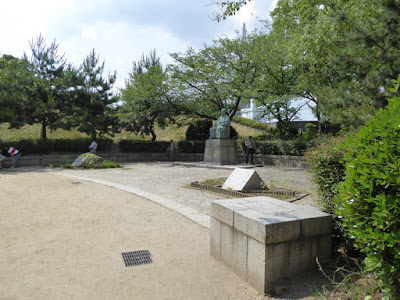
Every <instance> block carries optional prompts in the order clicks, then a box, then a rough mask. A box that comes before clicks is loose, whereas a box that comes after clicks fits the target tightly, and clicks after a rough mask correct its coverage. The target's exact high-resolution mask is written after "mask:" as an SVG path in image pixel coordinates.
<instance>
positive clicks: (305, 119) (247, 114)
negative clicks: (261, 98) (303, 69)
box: [240, 100, 317, 131]
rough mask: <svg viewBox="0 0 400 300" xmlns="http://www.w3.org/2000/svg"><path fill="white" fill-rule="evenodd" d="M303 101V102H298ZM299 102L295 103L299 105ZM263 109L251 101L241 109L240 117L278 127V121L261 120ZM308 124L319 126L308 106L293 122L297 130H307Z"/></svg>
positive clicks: (302, 109)
mask: <svg viewBox="0 0 400 300" xmlns="http://www.w3.org/2000/svg"><path fill="white" fill-rule="evenodd" d="M298 101H302V100H298ZM298 101H295V102H297V103H298ZM262 111H263V109H262V107H261V106H258V107H257V105H256V103H255V101H254V100H250V103H247V104H245V105H244V106H243V107H242V108H241V109H240V116H241V117H242V118H246V119H250V120H255V121H258V122H262V123H265V124H268V125H270V126H272V127H276V124H277V122H278V120H276V119H269V120H268V119H266V118H262V119H260V116H261V115H262ZM308 123H312V124H317V118H316V117H315V116H314V115H313V113H312V111H311V109H310V107H308V105H305V106H303V107H302V108H301V109H300V111H299V112H298V114H297V118H296V119H295V120H293V126H294V127H295V128H299V129H301V130H303V131H305V130H306V125H307V124H308Z"/></svg>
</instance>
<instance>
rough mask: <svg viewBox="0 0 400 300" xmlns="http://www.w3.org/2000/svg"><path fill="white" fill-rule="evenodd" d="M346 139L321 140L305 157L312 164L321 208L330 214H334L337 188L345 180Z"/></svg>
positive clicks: (308, 150)
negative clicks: (344, 145)
mask: <svg viewBox="0 0 400 300" xmlns="http://www.w3.org/2000/svg"><path fill="white" fill-rule="evenodd" d="M345 139H346V137H343V136H341V137H331V138H329V137H327V138H321V139H320V140H319V142H318V145H316V146H315V147H312V148H309V149H307V151H306V153H305V155H304V158H305V159H306V160H307V162H308V163H309V164H310V168H311V172H312V174H313V181H314V183H315V184H316V186H317V192H318V196H319V204H320V207H321V209H322V210H323V211H325V212H327V213H329V214H332V213H334V210H335V202H334V198H335V196H336V195H337V186H338V184H339V183H340V182H341V181H343V179H344V172H345V164H344V162H343V157H344V155H345V151H344V150H343V143H344V140H345Z"/></svg>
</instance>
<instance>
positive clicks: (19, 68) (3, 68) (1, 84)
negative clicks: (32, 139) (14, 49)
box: [0, 55, 33, 128]
mask: <svg viewBox="0 0 400 300" xmlns="http://www.w3.org/2000/svg"><path fill="white" fill-rule="evenodd" d="M32 80H33V74H32V73H31V72H29V71H28V68H27V62H26V61H25V60H23V59H18V58H14V57H13V56H11V55H3V56H2V57H1V58H0V107H1V110H0V123H4V122H7V123H9V124H10V127H16V128H18V127H20V126H22V125H23V124H24V123H25V120H26V118H25V113H24V107H25V104H26V102H27V93H26V91H27V88H28V87H29V85H30V82H31V81H32Z"/></svg>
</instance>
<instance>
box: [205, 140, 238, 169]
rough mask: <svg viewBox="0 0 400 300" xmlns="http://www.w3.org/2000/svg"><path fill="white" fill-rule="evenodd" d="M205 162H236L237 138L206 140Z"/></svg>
mask: <svg viewBox="0 0 400 300" xmlns="http://www.w3.org/2000/svg"><path fill="white" fill-rule="evenodd" d="M204 162H207V163H212V164H234V163H236V153H235V140H219V139H211V140H206V148H205V150H204Z"/></svg>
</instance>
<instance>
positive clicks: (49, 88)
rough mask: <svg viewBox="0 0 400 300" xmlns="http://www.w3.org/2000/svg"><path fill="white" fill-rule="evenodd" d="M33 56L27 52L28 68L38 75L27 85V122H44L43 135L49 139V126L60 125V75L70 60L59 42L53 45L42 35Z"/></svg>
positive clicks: (34, 46) (31, 44)
mask: <svg viewBox="0 0 400 300" xmlns="http://www.w3.org/2000/svg"><path fill="white" fill-rule="evenodd" d="M30 46H31V51H32V55H31V58H30V59H29V58H28V55H27V54H26V53H25V54H24V59H25V60H26V61H28V62H29V65H28V70H29V71H30V72H32V73H33V74H34V76H33V77H32V78H31V82H30V84H29V85H28V86H26V93H27V97H28V101H27V102H26V105H25V107H24V111H25V117H26V121H27V123H29V124H35V123H40V124H42V138H43V139H46V136H47V127H48V126H49V127H50V128H51V129H54V128H57V127H58V126H59V125H58V124H59V120H60V111H59V109H58V108H59V103H60V101H61V99H60V95H61V94H62V92H61V91H60V78H62V76H63V75H64V68H65V65H66V61H65V59H64V55H59V54H58V45H57V44H56V42H55V41H53V42H52V43H51V45H50V46H47V45H46V44H45V40H44V39H43V38H42V36H39V37H38V38H37V40H36V42H34V41H33V40H32V41H31V42H30Z"/></svg>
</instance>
